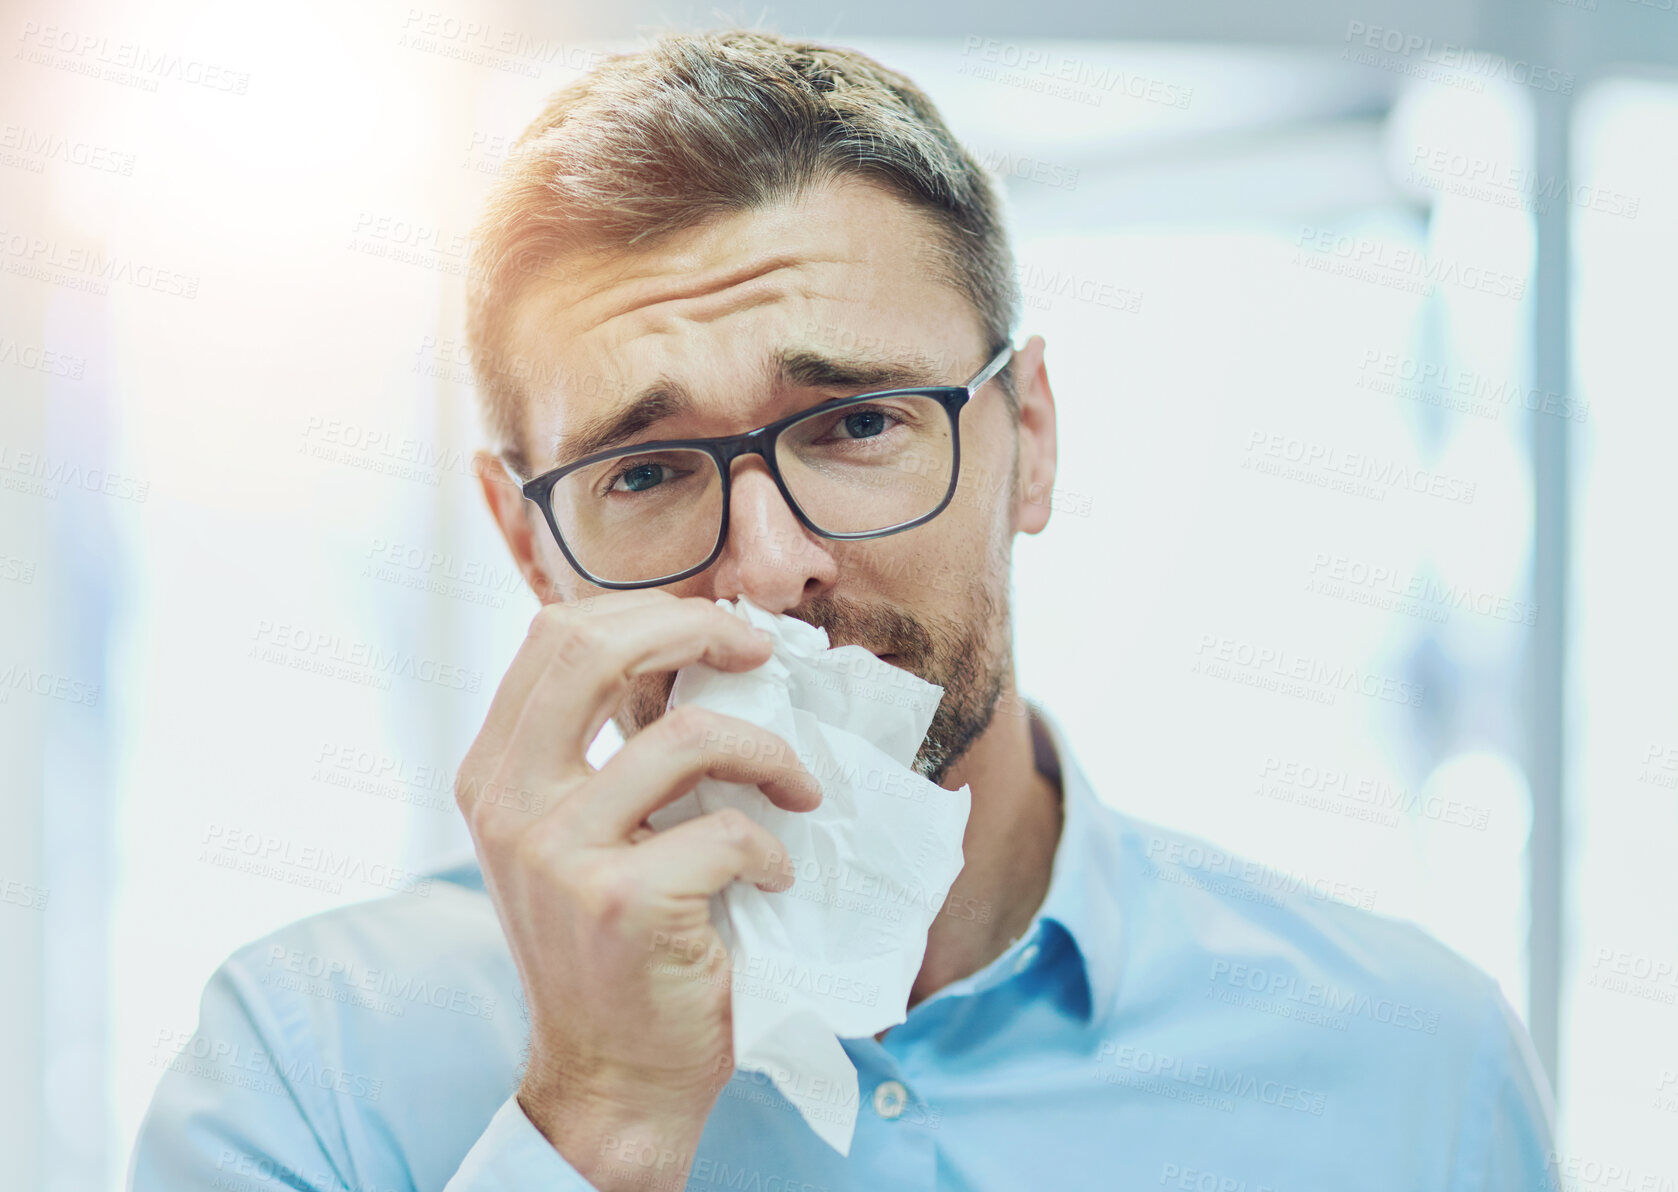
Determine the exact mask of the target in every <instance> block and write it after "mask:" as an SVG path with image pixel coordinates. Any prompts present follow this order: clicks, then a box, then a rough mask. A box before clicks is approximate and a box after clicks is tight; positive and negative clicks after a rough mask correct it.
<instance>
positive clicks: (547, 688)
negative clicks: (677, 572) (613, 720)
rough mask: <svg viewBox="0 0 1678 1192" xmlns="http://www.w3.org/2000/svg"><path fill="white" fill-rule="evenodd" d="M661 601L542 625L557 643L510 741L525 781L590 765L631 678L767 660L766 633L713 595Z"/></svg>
mask: <svg viewBox="0 0 1678 1192" xmlns="http://www.w3.org/2000/svg"><path fill="white" fill-rule="evenodd" d="M661 603H662V605H663V607H656V606H652V605H647V606H642V607H637V608H634V609H630V610H627V611H624V612H620V613H613V614H610V615H607V616H584V617H570V618H561V619H555V620H554V621H553V622H552V623H551V624H550V625H547V626H545V627H543V629H542V630H540V632H542V633H545V634H546V635H547V636H549V637H551V638H552V639H553V647H552V650H551V652H550V653H549V655H548V658H547V663H546V665H545V666H544V667H543V668H542V671H541V673H540V674H539V675H538V676H537V677H536V680H535V682H534V683H532V684H531V686H530V689H529V691H528V692H527V693H526V695H525V698H524V707H523V710H522V711H521V712H520V713H519V721H518V724H517V725H515V727H514V729H513V732H512V735H511V737H509V738H508V741H507V746H506V750H507V757H508V760H509V762H511V763H512V765H511V767H510V768H511V769H512V771H513V772H514V773H516V774H518V775H519V776H520V778H521V779H523V780H525V781H527V782H529V783H535V782H539V781H541V780H542V779H543V777H544V776H552V775H558V774H563V773H566V772H568V771H572V770H575V769H576V768H577V767H579V766H582V765H584V764H586V762H585V758H586V756H587V753H588V747H589V745H590V744H592V743H593V741H594V738H595V737H596V736H597V735H598V734H599V732H600V730H601V728H602V727H603V726H604V725H605V723H606V720H607V718H608V717H609V716H611V714H612V713H613V711H615V710H616V707H617V704H618V702H619V700H620V699H621V698H622V695H623V692H624V689H625V688H626V687H627V686H628V685H629V682H630V679H631V678H632V677H634V676H637V675H641V674H646V673H649V672H653V671H669V670H677V669H680V668H681V667H684V666H688V665H691V664H692V663H695V662H705V663H708V664H709V665H711V666H714V667H717V668H718V669H719V670H730V671H740V670H750V669H751V668H753V667H756V666H761V665H763V663H765V662H767V661H768V659H769V654H770V650H771V646H770V642H769V639H768V637H767V635H765V634H763V633H761V632H759V631H758V630H756V629H754V628H752V626H750V625H749V624H747V623H746V622H745V621H744V620H742V619H741V618H739V617H736V616H734V615H733V614H732V613H728V612H725V611H724V610H723V609H721V608H718V607H717V606H716V605H715V604H713V603H712V602H711V601H709V600H705V599H703V598H700V597H690V598H688V599H685V600H677V599H674V598H669V599H668V600H667V601H664V602H661Z"/></svg>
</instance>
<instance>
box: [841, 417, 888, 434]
mask: <svg viewBox="0 0 1678 1192" xmlns="http://www.w3.org/2000/svg"><path fill="white" fill-rule="evenodd" d="M885 429H886V416H885V415H884V414H882V413H880V412H879V411H878V410H863V411H861V412H860V413H856V414H847V415H845V433H846V434H848V435H850V436H851V438H853V439H869V438H873V437H874V436H875V435H877V434H879V433H880V432H881V431H883V430H885Z"/></svg>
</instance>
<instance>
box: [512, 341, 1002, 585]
mask: <svg viewBox="0 0 1678 1192" xmlns="http://www.w3.org/2000/svg"><path fill="white" fill-rule="evenodd" d="M1013 354H1014V349H1013V348H1012V347H1011V346H1008V345H1004V346H1003V348H1002V349H1001V350H1000V351H999V352H997V353H996V355H995V356H993V357H991V360H990V362H989V363H988V364H986V365H985V367H984V368H982V369H980V370H979V371H978V372H977V373H976V374H975V375H974V377H973V379H972V380H970V381H968V382H967V384H965V385H941V386H931V387H928V388H915V389H884V390H880V391H878V392H874V393H859V394H857V395H856V396H854V397H839V398H834V399H833V400H832V401H826V402H822V403H821V404H820V405H817V406H812V407H811V408H810V409H808V410H800V411H799V412H798V413H796V414H792V415H789V416H788V417H785V418H781V419H778V420H776V421H774V422H771V423H768V424H766V425H764V426H760V427H758V428H757V429H756V430H749V431H746V432H745V433H744V434H738V435H722V436H719V437H717V438H713V439H662V440H659V441H657V442H652V443H635V444H633V445H631V446H628V447H616V448H613V449H611V450H610V451H601V452H597V453H595V454H593V455H588V456H584V457H583V458H582V459H579V460H574V461H572V462H571V463H568V464H565V465H563V466H561V467H557V468H554V469H552V470H551V471H547V472H543V473H542V474H541V475H540V476H537V477H535V478H533V479H531V480H529V481H526V482H525V484H524V485H523V487H522V491H523V493H524V495H525V496H526V497H528V498H529V499H530V500H532V501H534V502H536V504H537V505H538V506H539V507H540V508H541V510H542V513H543V514H544V516H546V517H547V519H548V528H549V529H551V530H552V531H553V535H554V539H555V541H557V542H558V543H559V549H560V550H561V551H562V552H563V553H564V555H565V558H566V561H567V562H569V563H570V564H571V566H572V567H573V568H575V569H576V571H577V573H578V574H579V575H581V576H582V577H583V578H584V579H586V580H588V581H589V582H590V583H592V584H595V585H597V586H599V587H602V588H650V587H656V586H658V585H660V584H669V583H675V582H676V581H677V580H682V579H686V578H687V577H688V576H690V575H697V574H698V573H699V572H701V571H704V570H705V569H706V568H707V567H709V566H710V565H711V564H712V563H715V562H716V561H717V557H718V556H719V555H721V554H722V548H723V544H724V542H726V541H727V539H728V506H729V490H730V487H731V486H730V484H729V476H730V472H731V465H732V464H733V462H734V461H735V460H736V459H737V458H739V457H740V456H742V455H757V456H761V457H762V458H763V461H764V463H765V464H766V465H767V466H768V468H769V474H770V476H772V477H774V480H775V486H776V487H777V488H778V489H780V490H781V496H782V497H783V498H785V500H786V503H787V505H788V507H789V508H791V510H792V512H793V515H794V516H795V517H797V518H798V520H799V522H800V523H801V524H802V525H803V526H804V527H805V528H806V529H808V530H809V531H810V532H811V533H813V534H817V535H820V536H821V537H823V538H833V539H846V540H848V539H860V538H882V537H884V536H885V535H887V534H897V533H901V532H902V531H904V530H910V529H913V528H914V527H916V526H919V525H923V524H925V523H926V522H929V521H931V520H932V519H933V518H935V517H937V516H938V515H939V514H940V513H942V512H943V511H944V509H945V507H946V506H948V505H949V503H950V498H951V497H952V496H954V495H955V490H956V481H957V479H958V478H959V476H960V472H961V436H960V433H959V432H960V415H961V411H962V407H964V406H965V405H966V404H967V403H968V402H969V401H970V400H972V398H973V395H974V394H975V393H977V392H978V391H979V389H980V387H982V386H983V385H984V384H985V383H986V382H987V381H989V380H990V379H991V378H992V377H994V376H996V374H997V373H999V372H1001V371H1002V369H1003V366H1005V365H1006V364H1007V363H1008V361H1009V360H1010V358H1012V356H1013Z"/></svg>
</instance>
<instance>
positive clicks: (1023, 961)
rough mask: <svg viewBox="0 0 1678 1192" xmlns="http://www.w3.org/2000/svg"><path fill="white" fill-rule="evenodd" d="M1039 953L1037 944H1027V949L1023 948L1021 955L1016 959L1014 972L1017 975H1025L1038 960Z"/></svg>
mask: <svg viewBox="0 0 1678 1192" xmlns="http://www.w3.org/2000/svg"><path fill="white" fill-rule="evenodd" d="M1037 952H1038V947H1037V945H1036V944H1027V945H1026V946H1025V947H1023V948H1021V949H1020V954H1019V955H1018V956H1017V957H1015V958H1014V971H1015V972H1016V973H1023V972H1025V970H1026V969H1028V968H1030V967H1031V962H1032V961H1033V960H1036V959H1037Z"/></svg>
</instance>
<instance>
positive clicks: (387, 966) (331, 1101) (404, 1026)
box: [135, 878, 527, 1187]
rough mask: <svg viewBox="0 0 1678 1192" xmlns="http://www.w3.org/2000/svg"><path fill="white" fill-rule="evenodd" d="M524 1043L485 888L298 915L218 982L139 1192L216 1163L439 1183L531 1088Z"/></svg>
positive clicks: (432, 890) (172, 1077)
mask: <svg viewBox="0 0 1678 1192" xmlns="http://www.w3.org/2000/svg"><path fill="white" fill-rule="evenodd" d="M526 1038H527V1026H526V1022H525V1017H524V1013H523V1004H522V1000H521V998H520V996H519V984H518V977H517V973H516V971H515V969H514V967H513V962H512V958H511V955H510V953H509V952H508V950H507V947H506V944H505V942H504V937H503V936H502V933H501V930H500V926H499V924H498V922H497V920H496V917H495V911H494V908H493V906H492V905H491V904H490V902H489V899H488V897H487V896H486V895H485V894H484V893H483V891H482V890H481V889H480V888H473V887H471V886H469V885H462V884H459V883H457V882H454V881H444V880H438V879H436V878H433V879H428V880H425V881H422V882H419V883H417V884H416V885H415V887H414V888H413V889H412V890H409V891H406V892H404V893H400V894H393V895H389V896H386V897H383V898H378V899H374V900H372V901H368V902H362V903H357V904H354V905H351V906H345V907H340V908H338V909H335V910H331V911H327V912H325V913H322V914H318V915H313V916H311V917H309V918H306V919H302V920H299V921H298V922H295V923H292V924H289V925H288V926H285V927H282V928H280V929H279V930H278V931H274V932H271V933H269V934H268V935H265V936H263V937H262V938H260V939H257V940H255V941H253V942H251V943H249V944H246V945H245V946H244V947H242V948H240V949H238V950H237V951H236V952H234V953H233V954H232V955H231V956H229V957H228V958H227V960H226V961H224V962H223V963H222V965H221V966H220V967H219V968H218V969H217V970H216V972H215V974H214V975H213V976H212V977H211V978H210V981H209V983H208V985H207V986H206V987H205V990H204V995H203V999H202V1003H201V1006H200V1010H199V1022H198V1026H197V1029H196V1030H195V1031H194V1032H193V1033H192V1034H191V1035H183V1036H181V1038H180V1039H179V1040H178V1044H179V1046H178V1047H177V1048H175V1050H176V1052H177V1054H176V1055H175V1057H174V1058H173V1059H172V1060H170V1061H169V1063H168V1065H167V1071H166V1072H165V1074H164V1077H163V1080H162V1081H161V1082H160V1084H159V1086H158V1091H157V1093H156V1095H155V1096H154V1099H153V1102H152V1106H151V1109H150V1110H149V1112H148V1116H147V1126H146V1128H145V1129H144V1130H143V1132H142V1140H141V1145H140V1147H139V1148H138V1149H137V1151H136V1171H137V1172H144V1173H146V1180H147V1181H148V1182H144V1183H141V1182H138V1181H137V1182H136V1185H135V1186H136V1187H141V1186H144V1187H153V1186H156V1187H170V1186H181V1185H182V1182H183V1181H184V1180H185V1179H186V1176H187V1174H188V1173H192V1174H194V1177H196V1175H197V1174H201V1172H202V1169H203V1165H204V1164H205V1163H210V1162H213V1163H215V1164H217V1165H218V1170H221V1169H222V1167H221V1166H220V1165H224V1164H233V1165H234V1166H235V1169H237V1170H240V1171H243V1170H244V1169H245V1167H249V1168H250V1170H251V1171H254V1172H257V1173H258V1174H261V1173H262V1172H264V1171H274V1170H281V1169H285V1170H290V1171H297V1172H305V1173H307V1172H310V1171H334V1172H346V1171H347V1172H356V1173H358V1179H359V1181H360V1182H359V1183H357V1184H356V1185H355V1186H363V1187H374V1186H376V1187H387V1186H388V1187H405V1186H408V1185H407V1184H406V1183H405V1182H403V1181H404V1180H405V1179H406V1178H407V1175H405V1173H407V1174H408V1175H414V1176H421V1175H423V1178H421V1179H420V1180H419V1183H420V1186H437V1187H441V1186H442V1184H443V1183H444V1182H445V1181H446V1180H447V1179H448V1178H449V1176H450V1175H451V1174H452V1173H453V1171H454V1169H455V1167H456V1166H457V1165H458V1163H459V1161H460V1157H461V1156H462V1155H463V1154H465V1153H466V1151H467V1150H468V1149H469V1148H470V1147H471V1145H472V1143H473V1141H474V1140H475V1139H476V1138H477V1137H478V1135H479V1134H480V1133H481V1132H482V1131H483V1129H484V1128H485V1126H486V1125H487V1124H488V1122H489V1121H490V1119H491V1118H492V1117H493V1116H494V1114H495V1111H496V1109H497V1108H498V1107H499V1106H500V1105H501V1104H502V1103H503V1102H504V1101H505V1100H506V1098H507V1096H508V1094H509V1093H510V1092H511V1091H512V1089H513V1087H514V1086H515V1085H516V1083H517V1079H516V1071H517V1067H518V1064H519V1062H520V1059H521V1056H522V1052H523V1049H524V1046H525V1042H526ZM439 1090H447V1096H446V1101H445V1100H439ZM445 1106H446V1110H445ZM205 1140H208V1141H205ZM306 1182H307V1181H305V1183H306ZM310 1186H312V1185H310ZM334 1186H335V1185H334Z"/></svg>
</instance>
